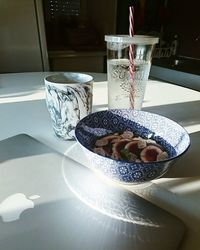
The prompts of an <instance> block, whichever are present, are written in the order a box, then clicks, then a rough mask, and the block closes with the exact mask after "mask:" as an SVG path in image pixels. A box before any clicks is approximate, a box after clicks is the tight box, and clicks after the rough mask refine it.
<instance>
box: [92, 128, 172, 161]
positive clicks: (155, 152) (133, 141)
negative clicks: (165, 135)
mask: <svg viewBox="0 0 200 250" xmlns="http://www.w3.org/2000/svg"><path fill="white" fill-rule="evenodd" d="M92 149H93V152H94V153H97V154H99V155H102V156H107V157H110V158H112V159H114V160H122V161H128V162H153V161H162V160H166V159H167V158H168V153H167V152H166V151H165V149H164V148H163V147H162V146H161V145H160V144H158V143H157V142H156V141H155V140H152V139H148V138H142V137H140V136H137V135H135V133H133V132H132V131H129V130H126V131H123V132H119V133H113V134H109V135H105V136H103V137H101V138H99V139H97V140H96V141H95V143H94V146H93V147H92Z"/></svg>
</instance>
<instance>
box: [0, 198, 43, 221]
mask: <svg viewBox="0 0 200 250" xmlns="http://www.w3.org/2000/svg"><path fill="white" fill-rule="evenodd" d="M39 197H40V196H39V195H33V196H30V197H28V198H27V197H26V195H24V194H22V193H16V194H13V195H10V196H8V197H7V198H6V199H5V200H3V201H2V202H1V204H0V216H1V217H2V220H3V222H11V221H15V220H18V219H19V218H20V215H21V213H22V212H23V211H25V210H27V209H29V208H34V202H33V201H32V200H34V199H38V198H39Z"/></svg>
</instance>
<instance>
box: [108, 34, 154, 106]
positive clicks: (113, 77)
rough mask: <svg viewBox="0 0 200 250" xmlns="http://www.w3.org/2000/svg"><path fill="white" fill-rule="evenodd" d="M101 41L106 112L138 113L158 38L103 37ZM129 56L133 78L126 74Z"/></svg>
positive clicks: (128, 68) (128, 71) (128, 66)
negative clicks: (104, 58) (104, 53)
mask: <svg viewBox="0 0 200 250" xmlns="http://www.w3.org/2000/svg"><path fill="white" fill-rule="evenodd" d="M105 41H106V42H107V78H108V108H134V109H138V110H140V109H141V108H142V103H143V99H144V94H145V89H146V84H147V80H148V78H149V72H150V68H151V59H152V52H153V49H154V47H155V44H156V43H158V41H159V38H157V37H152V36H144V35H135V36H134V37H130V36H127V35H106V36H105ZM131 47H132V48H131ZM130 49H131V53H132V55H131V54H130ZM130 56H132V57H133V64H134V67H133V69H134V71H133V72H134V74H132V73H130V72H131V71H130ZM133 90H134V91H133Z"/></svg>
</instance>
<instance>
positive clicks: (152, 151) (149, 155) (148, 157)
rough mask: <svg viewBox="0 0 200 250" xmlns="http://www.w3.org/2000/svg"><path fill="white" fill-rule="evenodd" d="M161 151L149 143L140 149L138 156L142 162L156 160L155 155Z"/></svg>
mask: <svg viewBox="0 0 200 250" xmlns="http://www.w3.org/2000/svg"><path fill="white" fill-rule="evenodd" d="M162 152H163V151H162V150H161V149H160V147H157V146H155V145H149V146H147V147H146V148H144V149H143V150H142V151H141V153H140V158H141V160H142V161H143V162H153V161H157V156H158V155H159V154H161V153H162Z"/></svg>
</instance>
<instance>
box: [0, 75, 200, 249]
mask: <svg viewBox="0 0 200 250" xmlns="http://www.w3.org/2000/svg"><path fill="white" fill-rule="evenodd" d="M49 74H51V72H38V73H18V74H1V75H0V117H1V122H0V131H1V132H0V140H3V139H5V138H8V137H11V136H13V135H17V134H20V133H26V134H29V135H31V136H32V137H34V138H36V139H38V140H39V141H41V142H43V143H44V144H46V145H48V146H50V147H52V148H54V149H56V150H57V151H59V152H60V153H62V154H65V155H67V156H69V157H71V158H72V159H74V160H76V161H79V162H81V163H83V164H87V160H86V159H85V157H84V155H83V154H82V151H81V149H80V147H79V146H78V145H77V143H76V142H75V141H61V140H59V139H57V137H56V136H55V135H54V133H53V130H52V126H51V120H50V117H49V114H48V111H47V108H46V103H45V93H44V82H43V78H44V77H45V76H46V75H49ZM91 74H92V75H93V76H94V80H95V84H94V102H93V104H94V109H93V111H97V110H102V109H105V108H107V82H106V75H105V74H97V73H91ZM143 109H144V110H146V111H151V112H154V113H158V114H161V115H164V116H167V117H168V118H171V119H173V120H175V121H177V122H178V123H180V124H181V125H182V126H184V127H185V129H186V130H187V131H188V132H189V134H190V136H191V147H190V149H189V151H188V152H187V153H186V154H185V155H184V156H183V157H182V158H181V159H180V160H179V161H178V162H177V163H176V165H175V166H174V167H173V168H172V169H171V171H170V172H169V173H168V174H167V175H165V177H163V178H161V179H158V180H155V181H152V182H151V183H148V185H146V186H145V185H143V187H142V188H141V187H131V186H126V187H125V188H127V189H130V190H131V191H133V192H135V193H136V194H139V195H140V196H142V197H144V198H145V199H148V200H150V201H152V202H153V203H155V204H157V205H159V206H160V207H162V208H164V209H166V210H168V211H169V212H171V213H172V214H174V215H176V216H177V217H179V218H180V219H181V220H182V221H183V222H184V223H185V224H186V226H187V228H188V233H187V235H186V237H185V240H184V242H183V243H184V244H183V245H182V246H181V250H191V249H192V250H197V249H199V246H200V153H199V147H200V115H199V114H200V92H196V91H193V90H190V89H187V88H183V87H180V86H176V85H173V84H168V83H164V82H161V81H155V80H151V81H149V83H148V85H147V89H146V94H145V100H144V104H143ZM77 154H78V155H81V157H79V159H78V158H77Z"/></svg>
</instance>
